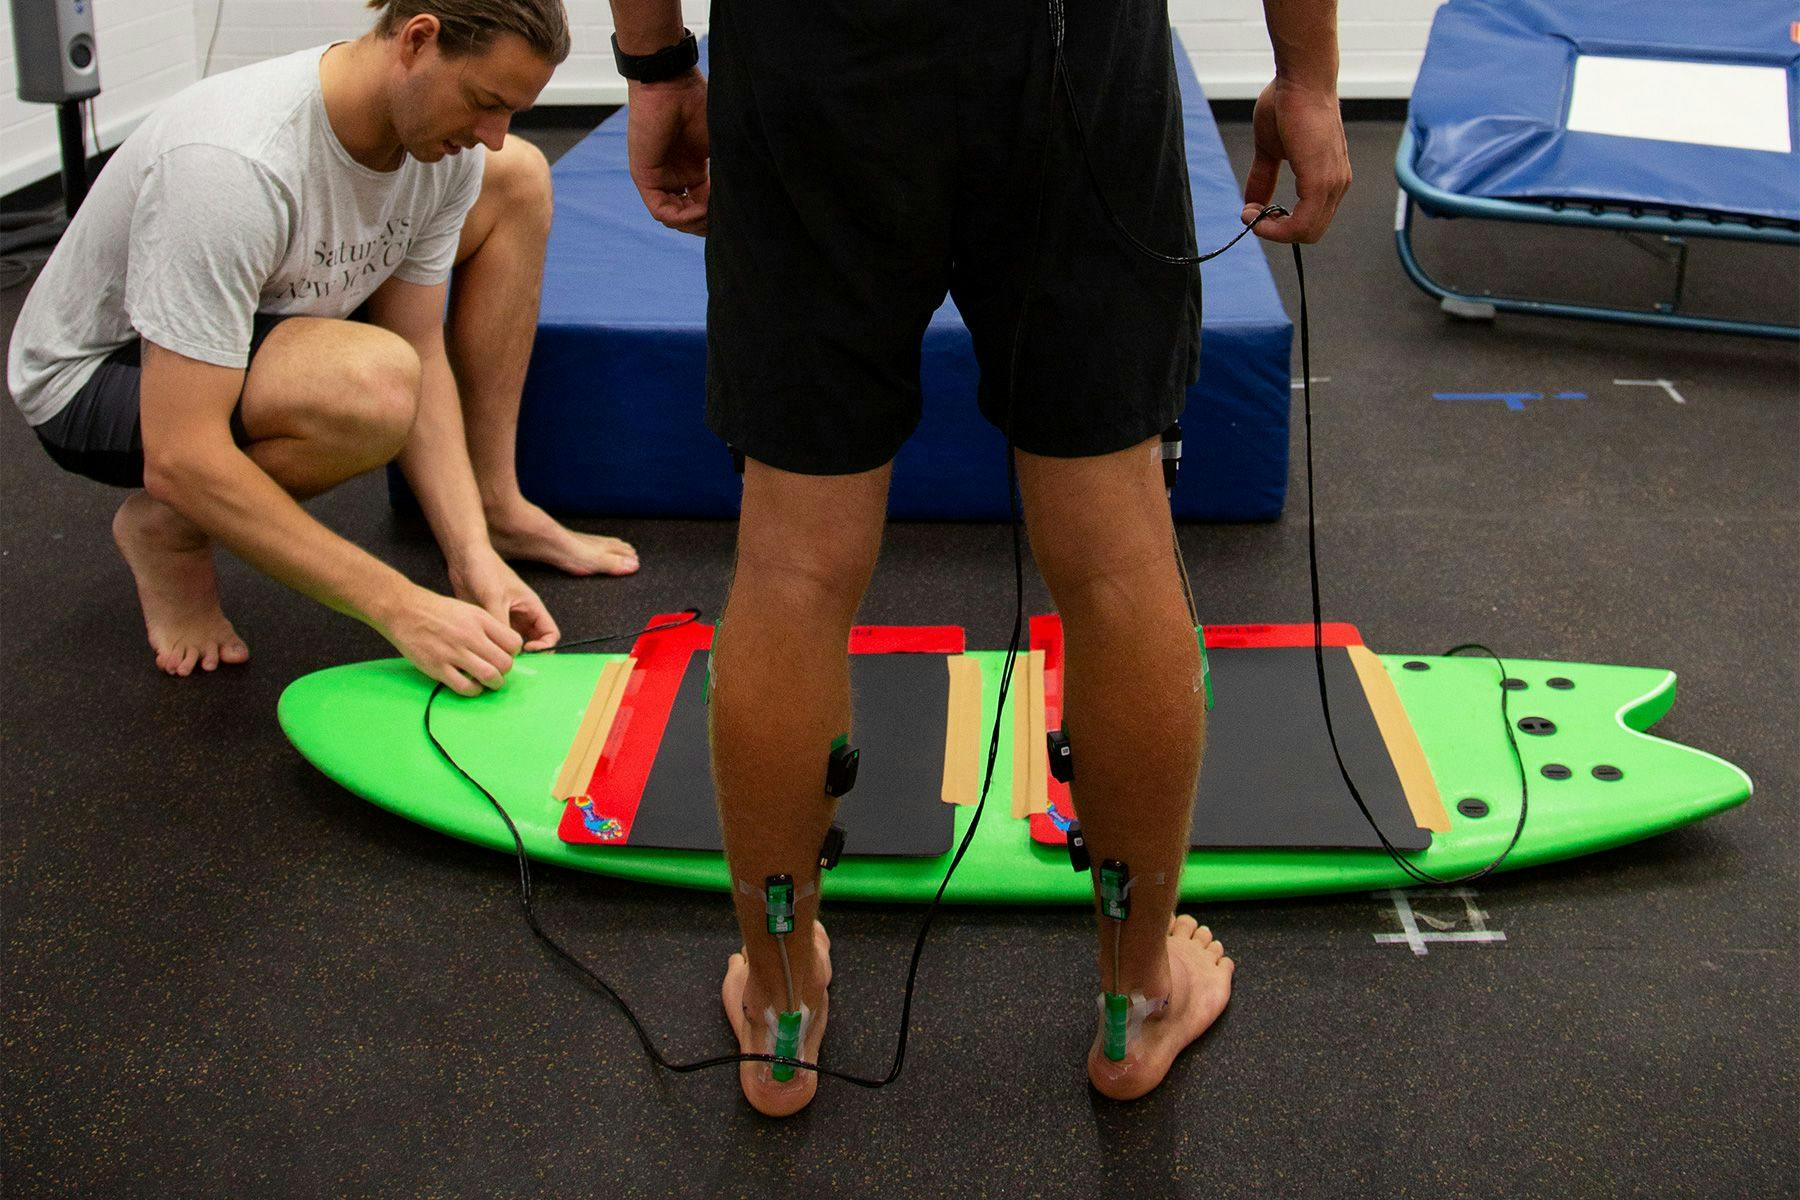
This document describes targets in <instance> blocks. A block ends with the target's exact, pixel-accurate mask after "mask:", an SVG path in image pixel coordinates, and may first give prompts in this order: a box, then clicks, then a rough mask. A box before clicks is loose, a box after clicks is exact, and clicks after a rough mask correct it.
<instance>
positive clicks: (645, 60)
mask: <svg viewBox="0 0 1800 1200" xmlns="http://www.w3.org/2000/svg"><path fill="white" fill-rule="evenodd" d="M612 48H613V61H614V62H615V63H617V64H618V67H619V74H621V75H623V76H624V77H625V78H627V79H630V80H632V81H634V82H636V83H661V82H662V81H663V80H665V79H674V78H676V77H677V76H680V75H686V74H687V73H688V72H689V71H691V70H693V69H694V65H695V64H696V63H698V62H699V61H700V43H699V42H696V41H695V40H694V35H693V34H692V33H691V32H689V31H688V30H686V29H683V30H682V31H681V40H680V41H679V42H676V43H675V44H674V45H673V46H665V47H663V48H662V49H661V50H658V51H657V52H656V53H655V54H627V53H625V52H624V51H623V50H621V49H619V35H618V34H616V33H615V34H613V39H612Z"/></svg>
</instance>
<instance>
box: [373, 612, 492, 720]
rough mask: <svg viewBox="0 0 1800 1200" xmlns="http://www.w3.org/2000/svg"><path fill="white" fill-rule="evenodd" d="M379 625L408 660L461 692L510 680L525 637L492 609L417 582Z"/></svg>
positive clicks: (466, 693) (477, 692) (470, 693)
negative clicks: (508, 678) (427, 587)
mask: <svg viewBox="0 0 1800 1200" xmlns="http://www.w3.org/2000/svg"><path fill="white" fill-rule="evenodd" d="M375 627H376V628H377V629H378V630H380V632H381V635H382V636H383V637H385V638H387V640H388V641H390V642H392V643H393V644H394V649H396V650H398V651H399V652H400V653H401V654H402V655H404V656H405V657H406V661H407V662H410V663H411V664H412V665H413V666H415V667H417V668H419V670H421V671H423V672H424V673H425V674H426V675H429V676H430V677H431V678H433V679H435V680H437V681H438V682H439V683H441V684H443V685H444V686H445V687H448V688H449V689H450V690H451V691H453V692H455V693H457V694H458V695H459V696H479V695H480V694H481V689H483V688H498V687H499V686H500V685H501V684H502V683H503V682H505V677H506V673H507V672H508V671H510V670H512V664H513V656H514V655H516V654H517V653H518V652H519V648H520V642H521V641H522V639H521V638H520V637H519V635H518V634H516V633H514V632H513V631H512V629H510V628H509V627H508V626H507V624H506V622H505V621H502V620H500V619H499V618H498V617H495V616H493V615H492V614H491V613H488V612H486V611H484V610H483V609H480V608H478V607H476V606H475V605H473V604H468V603H465V602H464V601H461V600H455V599H452V598H451V597H449V596H440V595H438V594H437V593H436V592H433V591H428V590H427V589H425V588H422V587H417V586H412V587H411V588H410V590H409V591H407V592H406V593H405V595H404V596H403V597H402V598H401V600H400V601H399V603H398V604H397V605H396V606H395V607H394V609H393V610H392V611H391V612H389V613H387V614H385V616H384V619H383V620H382V621H380V622H379V623H377V624H376V626H375Z"/></svg>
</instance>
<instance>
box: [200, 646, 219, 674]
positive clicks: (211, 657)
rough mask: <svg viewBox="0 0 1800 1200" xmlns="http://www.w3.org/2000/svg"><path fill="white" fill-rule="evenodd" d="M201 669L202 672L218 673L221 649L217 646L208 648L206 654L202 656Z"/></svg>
mask: <svg viewBox="0 0 1800 1200" xmlns="http://www.w3.org/2000/svg"><path fill="white" fill-rule="evenodd" d="M200 669H201V670H202V671H216V670H218V669H219V648H218V647H217V646H208V647H207V648H206V653H204V654H202V655H201V656H200Z"/></svg>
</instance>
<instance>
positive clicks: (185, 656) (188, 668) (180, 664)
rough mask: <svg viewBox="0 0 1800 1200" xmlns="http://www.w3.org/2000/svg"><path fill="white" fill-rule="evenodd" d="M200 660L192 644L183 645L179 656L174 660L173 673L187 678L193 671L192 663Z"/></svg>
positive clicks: (198, 653)
mask: <svg viewBox="0 0 1800 1200" xmlns="http://www.w3.org/2000/svg"><path fill="white" fill-rule="evenodd" d="M199 660H200V652H199V651H198V650H196V649H194V647H192V646H183V647H182V648H181V651H180V656H179V657H178V658H177V659H176V660H175V674H177V675H179V676H181V677H182V678H184V679H185V678H187V677H188V676H189V675H192V674H193V673H194V664H195V663H196V662H198V661H199Z"/></svg>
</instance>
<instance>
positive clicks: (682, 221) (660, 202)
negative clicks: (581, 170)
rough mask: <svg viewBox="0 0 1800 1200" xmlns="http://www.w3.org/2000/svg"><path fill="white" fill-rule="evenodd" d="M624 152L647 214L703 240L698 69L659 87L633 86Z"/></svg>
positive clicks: (702, 90) (704, 184) (703, 147)
mask: <svg viewBox="0 0 1800 1200" xmlns="http://www.w3.org/2000/svg"><path fill="white" fill-rule="evenodd" d="M626 112H627V117H626V123H625V148H626V154H627V155H628V156H629V158H630V161H631V181H632V182H633V183H635V184H637V190H638V195H640V196H642V197H643V198H644V207H645V208H647V209H649V210H650V215H651V216H653V217H655V218H656V219H657V220H658V221H661V222H662V223H663V224H664V225H667V226H668V227H669V228H670V229H679V230H680V231H681V232H682V233H691V234H694V235H696V236H698V237H705V236H706V202H707V197H708V195H709V193H710V191H711V188H712V183H711V181H710V180H709V179H708V177H707V173H706V159H707V154H708V144H707V137H706V79H705V77H704V76H702V75H701V74H700V72H699V71H698V70H695V71H690V72H688V73H687V74H686V75H683V76H682V77H681V78H679V79H671V80H668V81H667V82H664V83H633V84H632V85H631V98H630V104H629V106H628V108H627V110H626Z"/></svg>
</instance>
